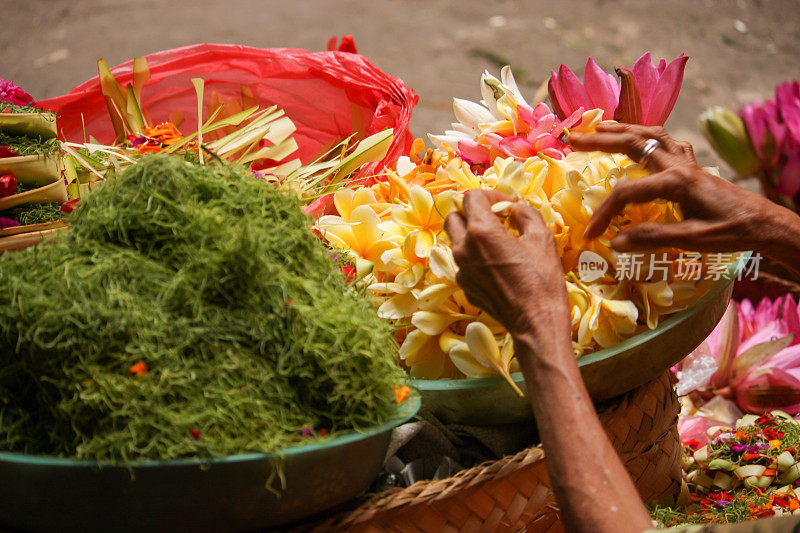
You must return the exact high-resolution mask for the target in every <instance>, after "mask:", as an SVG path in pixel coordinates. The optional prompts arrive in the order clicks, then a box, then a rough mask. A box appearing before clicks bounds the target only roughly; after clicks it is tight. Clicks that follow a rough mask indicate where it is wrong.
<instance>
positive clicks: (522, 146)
mask: <svg viewBox="0 0 800 533" xmlns="http://www.w3.org/2000/svg"><path fill="white" fill-rule="evenodd" d="M498 147H499V148H500V151H501V152H503V153H504V154H506V155H509V156H511V157H514V158H516V159H527V158H529V157H532V156H534V155H536V150H535V149H534V148H533V145H532V144H531V143H530V142H528V140H527V139H525V138H524V137H520V136H519V135H516V136H514V137H505V138H503V139H501V140H500V143H499V144H498Z"/></svg>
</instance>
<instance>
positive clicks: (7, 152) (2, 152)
mask: <svg viewBox="0 0 800 533" xmlns="http://www.w3.org/2000/svg"><path fill="white" fill-rule="evenodd" d="M18 155H19V154H18V153H17V152H15V151H14V150H12V149H11V148H9V147H8V146H0V158H2V157H17V156H18Z"/></svg>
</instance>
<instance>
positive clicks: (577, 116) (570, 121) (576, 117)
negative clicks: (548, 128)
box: [553, 106, 584, 135]
mask: <svg viewBox="0 0 800 533" xmlns="http://www.w3.org/2000/svg"><path fill="white" fill-rule="evenodd" d="M583 112H584V108H583V106H581V107H579V108H578V109H576V110H575V111H573V112H572V114H571V115H570V116H568V117H567V118H565V119H564V120H562V121H561V122H560V123H558V124H556V126H555V128H553V130H554V131H553V134H554V135H561V133H562V132H563V131H564V128H571V127H572V126H574V125H575V124H577V123H578V122H580V121H581V117H582V116H583Z"/></svg>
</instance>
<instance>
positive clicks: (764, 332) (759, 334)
mask: <svg viewBox="0 0 800 533" xmlns="http://www.w3.org/2000/svg"><path fill="white" fill-rule="evenodd" d="M788 334H789V331H788V329H787V328H786V325H785V324H783V323H782V322H781V321H780V320H773V321H772V322H769V323H768V324H766V325H764V326H763V327H761V328H759V329H758V331H756V333H754V334H753V335H751V336H750V337H748V338H746V339H744V340H743V341H742V343H741V344H740V345H739V347H738V349H737V352H738V353H740V354H741V353H744V352H746V351H747V350H749V349H750V348H752V347H753V346H756V345H758V344H761V343H762V342H768V341H773V340H776V339H780V338H782V337H785V336H786V335H788Z"/></svg>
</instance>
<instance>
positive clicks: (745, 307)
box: [693, 295, 800, 414]
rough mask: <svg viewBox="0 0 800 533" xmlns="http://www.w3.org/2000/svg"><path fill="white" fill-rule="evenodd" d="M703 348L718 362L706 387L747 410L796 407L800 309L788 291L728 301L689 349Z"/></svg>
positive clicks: (799, 381) (798, 399)
mask: <svg viewBox="0 0 800 533" xmlns="http://www.w3.org/2000/svg"><path fill="white" fill-rule="evenodd" d="M703 352H706V353H709V354H710V356H711V357H714V358H715V359H716V362H717V365H718V368H717V371H716V372H715V373H714V374H713V375H712V376H711V378H710V380H709V382H708V384H707V386H706V387H705V389H706V391H708V392H710V393H712V394H714V395H718V396H721V397H723V398H728V399H731V400H733V401H734V402H735V403H736V404H737V405H738V406H739V408H741V409H742V410H743V411H744V412H747V413H757V414H762V413H766V412H769V411H771V410H774V409H781V410H783V411H786V412H788V413H791V414H798V413H800V309H799V308H798V304H797V303H796V302H795V301H794V299H793V298H792V296H791V295H787V296H785V297H784V298H779V299H777V300H775V301H772V300H769V299H766V298H765V299H764V300H762V301H761V302H759V304H758V306H755V307H754V306H753V305H752V303H751V302H750V301H749V300H744V301H743V302H742V303H741V304H736V303H735V302H731V303H730V304H729V306H728V309H727V310H726V312H725V315H723V317H722V319H721V320H720V323H719V324H718V325H717V327H716V328H715V329H714V331H713V332H712V333H711V335H709V336H708V338H707V339H706V340H705V341H703V343H702V344H701V345H700V346H699V347H698V348H697V350H695V352H693V355H695V356H697V357H701V356H702V355H698V354H702V353H703Z"/></svg>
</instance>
